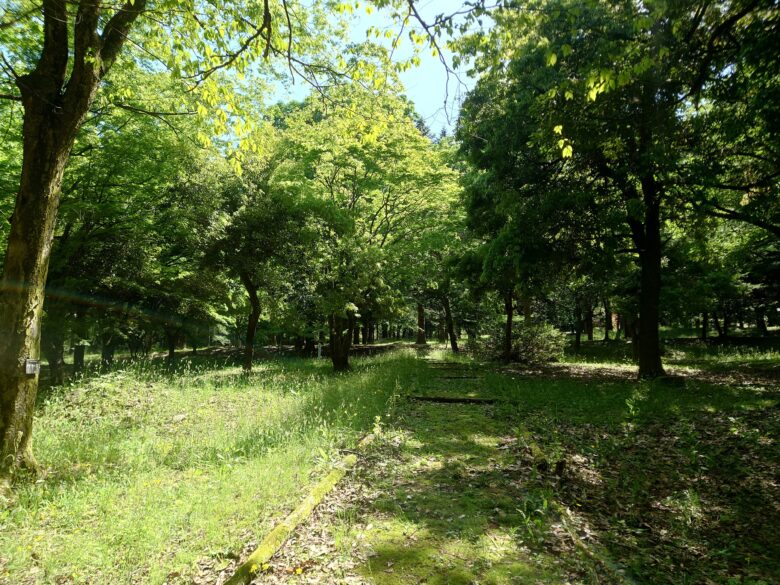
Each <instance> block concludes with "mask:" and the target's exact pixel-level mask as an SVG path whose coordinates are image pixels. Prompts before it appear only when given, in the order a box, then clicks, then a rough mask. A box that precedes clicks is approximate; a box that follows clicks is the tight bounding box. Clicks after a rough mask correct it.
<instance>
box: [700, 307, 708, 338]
mask: <svg viewBox="0 0 780 585" xmlns="http://www.w3.org/2000/svg"><path fill="white" fill-rule="evenodd" d="M709 329H710V314H709V313H708V312H707V311H704V312H703V313H702V314H701V338H702V339H705V340H706V339H707V336H708V335H709Z"/></svg>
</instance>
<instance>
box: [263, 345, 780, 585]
mask: <svg viewBox="0 0 780 585" xmlns="http://www.w3.org/2000/svg"><path fill="white" fill-rule="evenodd" d="M588 349H590V348H587V347H586V348H585V351H586V352H587V351H588ZM713 349H714V351H717V348H713ZM728 355H736V352H732V353H730V354H728ZM745 355H753V356H754V357H755V356H759V357H755V359H757V360H761V359H762V358H761V357H760V352H756V353H753V354H748V353H745V352H742V353H741V356H742V357H743V358H744V356H745ZM428 357H430V358H432V359H433V360H434V361H435V363H433V364H431V365H430V367H429V368H428V369H426V370H425V371H422V372H419V384H418V388H417V390H416V392H418V393H420V394H427V395H444V396H455V395H458V396H480V397H490V398H501V399H504V400H503V401H501V402H498V403H496V404H494V405H477V404H433V403H421V402H413V401H410V402H405V403H403V405H402V407H401V408H399V411H398V413H399V414H398V417H397V418H396V419H395V421H393V423H392V424H390V425H389V426H388V427H387V428H385V430H384V432H383V433H382V435H381V436H380V437H379V438H378V439H377V440H376V441H375V442H374V444H373V445H372V448H371V449H372V450H371V451H370V453H369V455H368V457H367V461H365V462H364V465H363V466H362V468H361V469H360V473H359V475H358V476H357V477H356V478H355V479H354V480H353V481H352V482H350V483H349V485H346V486H343V488H342V489H341V490H340V491H341V492H342V495H341V496H337V499H336V501H335V502H331V503H330V504H328V505H327V507H328V509H329V513H328V514H327V515H323V516H321V517H320V518H319V520H318V521H317V523H315V525H314V526H311V527H309V528H308V529H307V530H306V532H304V533H302V534H301V535H300V536H299V538H298V539H297V541H296V542H295V543H294V544H293V545H290V546H288V547H286V549H287V550H286V552H285V553H284V554H283V555H281V556H280V557H279V558H277V559H276V560H275V564H274V566H272V568H271V570H270V571H269V573H268V574H267V576H266V579H267V580H268V582H269V583H287V582H292V581H295V582H303V583H323V582H329V583H330V582H333V583H342V582H343V583H371V584H379V585H407V584H409V585H411V584H412V583H429V584H439V583H440V584H444V583H448V584H463V585H466V584H471V583H490V584H494V585H502V584H509V583H533V584H535V585H536V584H545V583H551V584H552V583H565V582H569V583H637V584H644V583H653V584H655V583H659V584H660V583H674V584H684V585H687V584H693V583H707V584H710V585H712V584H715V583H717V584H723V585H737V584H740V585H767V584H769V583H776V582H780V568H779V567H780V566H779V565H778V563H777V558H778V557H779V556H780V540H779V539H778V537H777V530H776V527H777V525H778V524H780V491H779V490H778V486H777V481H776V470H777V469H778V467H779V466H780V450H778V448H777V443H776V441H777V437H778V436H780V416H779V415H778V404H780V388H778V386H777V385H776V384H773V383H767V382H766V380H765V379H764V378H760V379H756V380H754V381H753V382H751V383H740V384H736V385H734V384H730V383H729V380H730V378H728V377H727V378H725V379H719V380H717V383H713V382H712V381H711V379H710V377H708V376H704V377H694V376H687V377H685V378H684V379H682V380H680V379H675V380H672V381H663V382H656V383H640V382H637V381H635V380H634V379H633V370H631V369H628V370H627V373H626V372H623V371H622V370H619V371H618V372H617V373H616V374H615V373H612V374H609V375H606V374H603V373H600V372H599V371H597V370H596V369H589V368H578V367H576V366H577V365H578V364H577V362H575V361H574V359H575V358H574V357H572V358H571V361H570V363H567V364H560V365H558V366H556V367H551V368H549V369H545V368H543V369H541V370H527V371H522V370H506V369H502V370H501V371H497V370H495V369H494V368H493V366H492V365H488V364H478V363H475V362H473V361H471V360H469V359H468V358H464V357H463V356H452V355H451V354H448V353H443V352H441V351H439V350H433V351H430V352H428ZM705 357H706V358H707V359H713V360H716V359H717V357H713V356H712V355H710V354H705ZM700 358H701V355H699V354H696V353H695V351H692V352H690V353H686V354H684V355H683V356H681V358H680V362H679V363H680V367H682V366H684V365H685V364H686V363H687V364H690V362H691V361H692V360H695V359H700ZM612 359H613V358H610V359H609V360H605V361H606V364H607V365H609V364H613V363H614V361H612ZM769 359H774V358H773V357H771V356H770V358H769ZM748 361H749V360H748ZM595 363H596V364H598V362H595ZM601 365H604V362H602V363H601ZM751 365H752V364H751V363H748V364H747V366H748V367H747V368H746V371H750V366H751ZM740 367H741V366H740ZM338 497H340V498H341V501H339V500H338ZM323 551H328V552H323ZM293 567H301V568H302V569H303V575H297V574H296V573H295V572H293V571H291V568H293Z"/></svg>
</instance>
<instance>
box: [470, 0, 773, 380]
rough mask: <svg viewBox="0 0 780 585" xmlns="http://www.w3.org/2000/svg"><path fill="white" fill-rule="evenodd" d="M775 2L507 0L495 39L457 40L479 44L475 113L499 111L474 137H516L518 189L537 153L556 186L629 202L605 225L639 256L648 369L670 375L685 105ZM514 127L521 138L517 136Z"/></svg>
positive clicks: (686, 142)
mask: <svg viewBox="0 0 780 585" xmlns="http://www.w3.org/2000/svg"><path fill="white" fill-rule="evenodd" d="M770 9H771V8H770V7H769V3H762V2H750V3H744V4H742V3H729V4H728V5H721V4H720V3H717V5H714V4H711V3H705V2H685V3H677V4H675V5H674V6H672V5H668V4H631V3H619V4H617V5H612V4H609V3H602V2H586V3H581V2H569V1H567V0H549V1H541V2H537V3H534V5H533V10H525V9H524V10H518V9H516V8H515V7H511V6H506V7H504V9H503V10H499V11H497V12H495V13H494V15H493V16H494V18H495V20H496V26H495V27H494V28H493V29H491V30H490V32H488V33H486V35H487V37H488V38H487V39H486V38H484V36H485V35H484V34H482V33H478V34H476V35H472V36H470V37H467V38H465V39H464V40H463V43H462V50H463V53H464V54H466V55H468V54H471V55H476V66H477V69H479V70H480V71H482V72H483V77H482V80H481V81H480V85H481V86H483V87H488V86H490V87H492V88H493V90H494V91H493V95H494V97H495V101H494V102H486V101H484V99H483V101H482V102H480V103H481V105H477V107H476V108H472V110H473V112H472V117H473V118H474V119H476V120H480V121H483V120H484V119H487V120H493V129H494V130H496V132H495V133H493V134H490V133H484V132H482V133H473V134H474V136H476V137H478V138H480V139H482V140H484V141H486V142H489V143H491V144H497V145H498V144H501V143H502V142H505V143H506V144H508V145H509V147H505V148H504V151H505V156H503V158H502V160H501V162H499V163H497V166H499V167H502V168H499V171H500V173H501V174H503V175H505V176H514V177H515V179H516V181H515V184H514V185H511V187H512V188H517V187H518V186H522V185H523V184H525V185H537V186H538V185H539V182H538V181H529V180H528V179H527V177H526V176H527V174H528V173H527V172H526V171H525V169H524V168H523V166H521V165H529V164H530V166H531V167H532V168H534V169H536V170H537V172H539V173H542V175H545V176H546V177H547V178H548V180H549V181H551V182H553V183H558V184H561V185H562V184H563V181H564V180H567V178H568V180H570V181H572V183H571V186H572V187H574V188H575V189H576V190H575V191H574V192H575V193H579V194H581V196H582V197H585V198H588V199H590V201H592V202H593V203H595V204H599V203H600V202H607V209H616V208H617V209H621V212H622V216H623V221H622V222H620V223H619V224H618V223H614V224H612V222H608V223H606V224H605V223H604V222H603V221H600V224H601V225H609V224H611V225H612V226H613V227H614V228H615V230H614V235H615V237H619V236H620V234H621V233H623V234H625V231H626V230H627V231H628V234H627V235H628V236H629V237H630V238H631V241H632V247H633V252H634V253H635V254H636V258H637V261H638V264H639V266H640V286H639V302H638V305H639V315H640V317H639V338H638V341H639V343H638V347H639V354H638V361H639V376H640V377H655V376H659V375H662V374H663V367H662V365H661V348H660V338H659V333H658V326H659V318H660V311H661V307H660V295H661V265H662V257H663V240H662V233H663V230H664V226H665V223H666V222H667V221H669V220H670V219H671V217H672V216H673V214H675V213H676V212H677V210H678V209H679V207H680V205H682V204H684V202H685V201H686V197H687V195H688V193H687V191H686V189H685V188H684V186H683V181H681V174H683V170H684V167H685V164H686V163H687V162H688V161H687V159H686V156H685V152H686V151H687V149H693V148H695V147H696V144H695V143H692V142H691V141H690V137H691V116H690V111H691V109H692V108H693V107H694V106H695V101H696V99H697V97H698V96H699V94H700V93H701V92H702V91H705V90H707V89H709V88H710V87H711V85H713V84H717V83H719V80H720V76H719V73H720V72H722V71H724V70H725V71H728V68H729V66H730V65H731V64H733V63H734V59H735V54H736V52H738V47H737V46H736V45H734V43H732V39H731V37H730V36H729V31H732V30H735V29H740V28H741V27H742V26H744V24H745V23H746V22H751V21H752V19H755V18H760V17H761V15H762V13H763V11H766V10H770ZM583 31H584V32H583ZM724 47H725V49H724ZM715 49H717V50H715ZM478 91H479V90H478ZM467 111H468V108H467ZM520 115H522V117H520ZM510 120H511V122H510ZM518 124H519V125H520V126H521V128H523V131H522V132H520V133H519V134H520V136H521V137H522V138H520V139H515V138H514V137H513V136H512V135H511V132H513V131H515V130H516V128H517V125H518ZM502 129H505V130H504V131H503V132H502V131H501V130H502ZM525 138H528V140H525V141H524V139H525ZM681 146H682V148H681ZM556 149H557V150H558V157H557V158H558V160H557V161H556V160H555V159H554V158H553V157H552V156H551V155H552V153H553V152H554V151H555V150H556ZM517 179H519V180H517ZM610 217H611V213H610ZM635 341H636V340H635Z"/></svg>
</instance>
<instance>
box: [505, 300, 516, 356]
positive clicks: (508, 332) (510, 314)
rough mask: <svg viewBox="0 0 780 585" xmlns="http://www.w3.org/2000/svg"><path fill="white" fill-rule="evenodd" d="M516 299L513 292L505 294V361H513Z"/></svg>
mask: <svg viewBox="0 0 780 585" xmlns="http://www.w3.org/2000/svg"><path fill="white" fill-rule="evenodd" d="M514 313H515V311H514V298H513V297H512V290H511V289H510V290H508V291H506V292H505V293H504V314H505V315H506V324H505V325H504V351H503V360H504V361H505V362H510V361H512V320H513V319H514Z"/></svg>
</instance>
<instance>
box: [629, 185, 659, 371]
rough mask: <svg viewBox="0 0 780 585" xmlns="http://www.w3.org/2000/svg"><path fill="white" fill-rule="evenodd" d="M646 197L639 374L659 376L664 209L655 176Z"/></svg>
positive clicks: (644, 189) (644, 192)
mask: <svg viewBox="0 0 780 585" xmlns="http://www.w3.org/2000/svg"><path fill="white" fill-rule="evenodd" d="M642 191H643V196H644V199H645V206H644V207H645V222H644V238H643V242H642V243H643V244H644V245H643V246H642V247H640V252H639V262H640V265H641V277H640V291H639V336H638V339H637V338H635V339H634V343H636V342H637V341H639V347H638V354H639V377H640V378H656V377H658V376H663V375H664V373H665V372H664V368H663V365H662V364H661V338H660V334H659V330H658V326H659V320H660V304H661V252H662V250H661V210H660V203H659V198H660V194H659V193H658V192H657V186H656V185H655V182H654V181H653V180H652V179H643V180H642Z"/></svg>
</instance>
